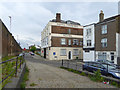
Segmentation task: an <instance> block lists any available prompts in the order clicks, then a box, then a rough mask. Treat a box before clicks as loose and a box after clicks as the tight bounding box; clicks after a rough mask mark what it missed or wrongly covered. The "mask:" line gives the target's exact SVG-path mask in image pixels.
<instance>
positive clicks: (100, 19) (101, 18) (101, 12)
mask: <svg viewBox="0 0 120 90" xmlns="http://www.w3.org/2000/svg"><path fill="white" fill-rule="evenodd" d="M103 20H104V13H103V11H102V10H101V11H100V14H99V22H101V21H103Z"/></svg>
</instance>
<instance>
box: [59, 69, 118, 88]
mask: <svg viewBox="0 0 120 90" xmlns="http://www.w3.org/2000/svg"><path fill="white" fill-rule="evenodd" d="M60 68H62V69H66V70H67V71H70V72H74V73H77V74H79V75H82V76H87V77H89V78H90V80H92V81H95V82H103V81H104V82H108V80H106V79H105V78H103V77H101V73H100V70H97V71H94V75H90V74H85V73H84V72H81V71H77V70H74V69H69V68H66V67H60ZM109 84H110V85H113V86H116V87H118V88H120V84H118V83H117V82H115V81H110V82H109Z"/></svg>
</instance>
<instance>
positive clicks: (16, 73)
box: [15, 57, 18, 76]
mask: <svg viewBox="0 0 120 90" xmlns="http://www.w3.org/2000/svg"><path fill="white" fill-rule="evenodd" d="M17 64H18V57H17V58H16V72H15V76H17Z"/></svg>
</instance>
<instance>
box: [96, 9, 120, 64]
mask: <svg viewBox="0 0 120 90" xmlns="http://www.w3.org/2000/svg"><path fill="white" fill-rule="evenodd" d="M95 50H96V59H105V60H110V61H113V62H114V63H115V64H118V63H119V64H120V15H116V16H112V17H109V18H106V19H104V13H103V12H102V11H101V13H100V19H99V22H98V23H96V25H95Z"/></svg>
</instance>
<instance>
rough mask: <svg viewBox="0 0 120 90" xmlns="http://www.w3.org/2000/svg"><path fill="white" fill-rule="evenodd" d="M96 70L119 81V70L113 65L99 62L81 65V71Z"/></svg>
mask: <svg viewBox="0 0 120 90" xmlns="http://www.w3.org/2000/svg"><path fill="white" fill-rule="evenodd" d="M98 69H99V70H100V71H101V74H102V75H106V76H112V77H114V78H118V79H120V70H119V69H117V68H116V67H115V66H113V65H107V64H103V63H99V62H85V63H84V64H83V70H87V71H90V72H94V71H97V70H98Z"/></svg>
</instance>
